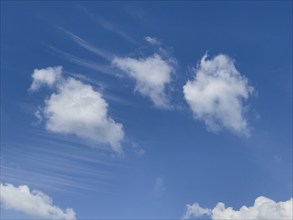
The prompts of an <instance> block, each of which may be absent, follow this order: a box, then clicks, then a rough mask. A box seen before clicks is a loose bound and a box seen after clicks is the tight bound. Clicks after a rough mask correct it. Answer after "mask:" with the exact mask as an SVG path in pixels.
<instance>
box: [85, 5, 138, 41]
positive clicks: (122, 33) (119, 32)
mask: <svg viewBox="0 0 293 220" xmlns="http://www.w3.org/2000/svg"><path fill="white" fill-rule="evenodd" d="M80 8H81V9H82V10H83V11H84V13H85V14H86V15H87V16H88V17H89V18H90V19H91V20H93V21H94V22H96V23H97V24H98V25H99V26H100V27H102V28H103V29H105V30H107V31H109V32H112V33H114V34H117V35H119V36H120V37H122V38H124V39H125V40H127V41H128V42H130V43H132V44H135V45H139V42H137V40H135V39H134V38H133V37H132V36H130V35H129V34H128V33H126V32H125V31H124V30H122V29H120V28H119V27H118V26H117V25H115V24H113V23H111V22H109V21H107V20H106V19H104V18H101V17H98V16H97V15H94V14H93V13H92V12H90V11H89V10H88V9H87V8H85V7H80Z"/></svg>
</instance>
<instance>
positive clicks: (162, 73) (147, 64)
mask: <svg viewBox="0 0 293 220" xmlns="http://www.w3.org/2000/svg"><path fill="white" fill-rule="evenodd" d="M112 63H113V65H115V66H116V67H118V68H120V69H121V70H123V71H124V72H125V73H126V74H127V75H128V76H129V77H131V78H133V79H135V81H136V87H135V90H136V91H138V92H139V93H140V94H141V95H143V96H146V97H149V98H150V99H151V100H152V102H153V103H154V105H155V106H156V107H160V108H169V107H170V103H169V99H168V97H167V95H166V91H165V89H166V85H167V84H169V83H170V82H171V74H172V73H173V72H174V67H173V64H174V61H173V60H172V59H169V60H164V59H163V58H162V57H161V56H160V55H158V54H154V55H153V56H150V57H147V58H144V59H134V58H129V57H125V58H119V57H116V58H114V60H113V62H112Z"/></svg>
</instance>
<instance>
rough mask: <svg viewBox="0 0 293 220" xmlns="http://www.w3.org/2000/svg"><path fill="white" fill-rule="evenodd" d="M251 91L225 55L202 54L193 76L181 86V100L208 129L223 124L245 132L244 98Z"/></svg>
mask: <svg viewBox="0 0 293 220" xmlns="http://www.w3.org/2000/svg"><path fill="white" fill-rule="evenodd" d="M252 92H253V87H251V86H250V85H248V81H247V79H246V78H245V77H244V76H242V75H241V74H240V73H239V72H238V70H237V69H236V68H235V66H234V61H233V60H232V59H231V58H230V57H228V56H226V55H222V54H221V55H218V56H216V57H214V58H212V59H210V60H209V59H207V55H205V56H203V58H202V59H201V61H200V63H199V64H198V66H197V68H196V69H195V77H194V79H193V80H190V81H187V83H186V84H185V85H184V87H183V93H184V97H185V100H186V101H187V103H188V104H189V106H190V108H191V109H192V111H193V114H194V116H195V118H196V119H198V120H203V121H204V122H205V124H206V126H207V127H208V129H210V130H212V131H214V132H215V131H218V130H220V129H221V128H223V127H225V128H227V129H229V130H230V131H232V132H235V133H239V134H245V135H248V134H249V129H248V124H247V121H246V119H245V117H244V110H245V105H244V101H245V100H246V99H247V98H248V97H249V95H250V94H251V93H252Z"/></svg>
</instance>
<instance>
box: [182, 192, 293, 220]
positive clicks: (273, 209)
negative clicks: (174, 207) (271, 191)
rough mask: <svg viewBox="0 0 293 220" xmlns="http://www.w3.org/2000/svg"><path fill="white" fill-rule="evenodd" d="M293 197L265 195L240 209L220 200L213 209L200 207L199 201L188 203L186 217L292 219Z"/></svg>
mask: <svg viewBox="0 0 293 220" xmlns="http://www.w3.org/2000/svg"><path fill="white" fill-rule="evenodd" d="M292 207H293V198H291V199H289V200H287V201H284V202H275V201H274V200H271V199H269V198H266V197H264V196H260V197H258V198H256V200H255V202H254V205H253V206H251V207H247V206H242V207H241V208H240V209H239V210H234V209H233V208H232V207H228V208H226V207H225V204H224V203H222V202H219V203H218V204H217V205H216V206H215V207H214V208H213V209H206V208H202V207H200V206H199V205H198V204H197V203H195V204H193V205H187V210H186V213H185V215H184V216H183V218H184V219H190V218H194V217H200V216H203V215H209V216H211V218H212V219H213V220H223V219H227V220H244V219H249V220H251V219H255V220H257V219H262V220H263V219H280V220H281V219H292V218H293V214H292V213H293V210H292Z"/></svg>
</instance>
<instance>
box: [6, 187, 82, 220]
mask: <svg viewBox="0 0 293 220" xmlns="http://www.w3.org/2000/svg"><path fill="white" fill-rule="evenodd" d="M0 191H1V194H0V201H1V205H3V207H4V208H6V209H13V210H15V211H19V212H23V213H25V214H27V215H31V216H34V217H36V218H41V219H68V220H74V219H76V217H75V212H74V210H73V209H71V208H67V209H65V210H62V209H61V208H59V207H58V206H56V205H54V204H53V200H52V199H51V198H50V197H49V196H48V195H46V194H44V193H42V192H40V191H37V190H30V189H29V187H28V186H27V185H20V186H18V187H17V186H14V185H12V184H2V183H1V184H0Z"/></svg>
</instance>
